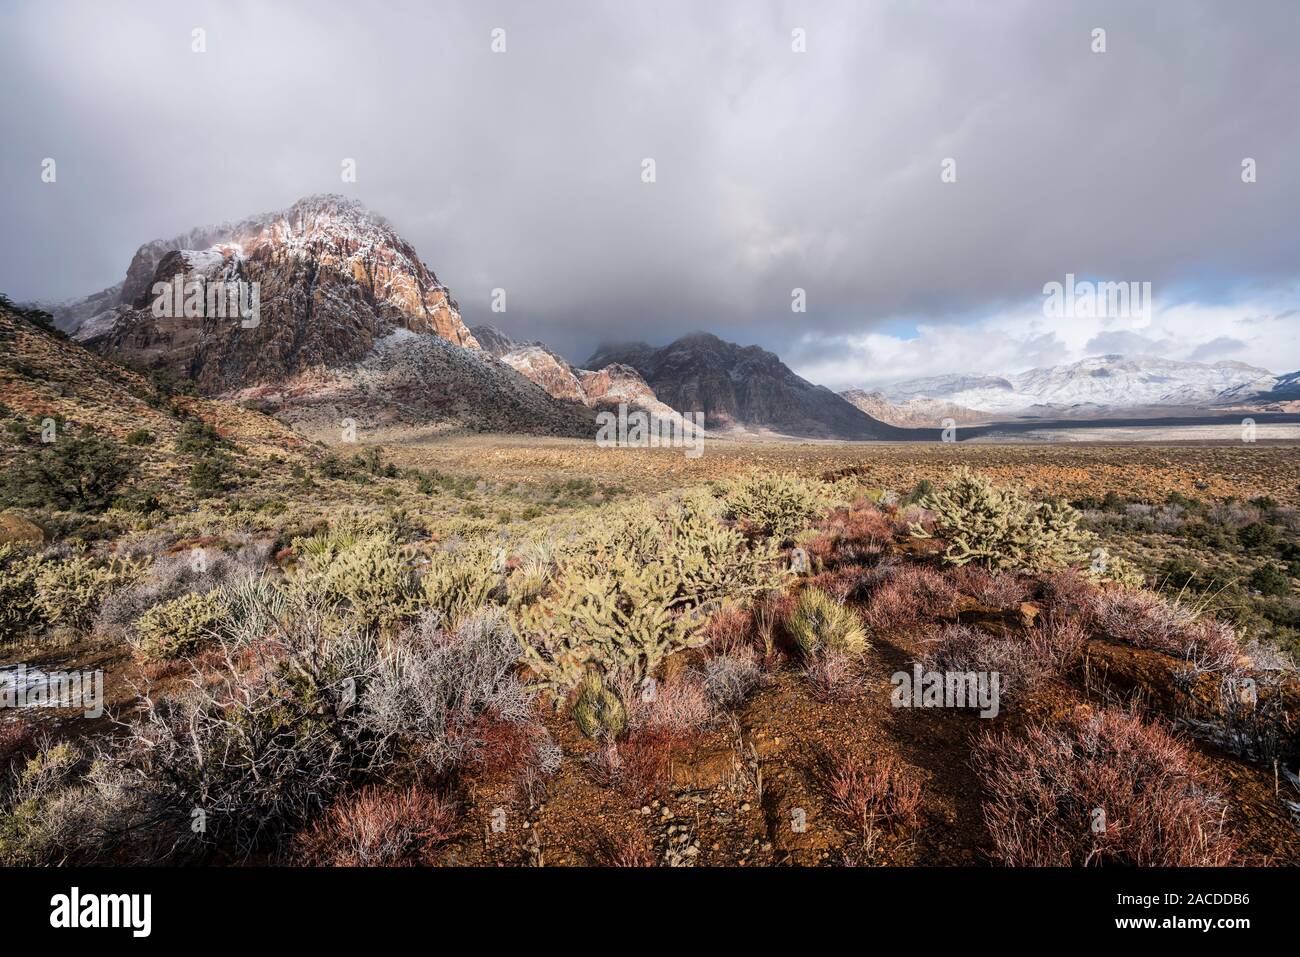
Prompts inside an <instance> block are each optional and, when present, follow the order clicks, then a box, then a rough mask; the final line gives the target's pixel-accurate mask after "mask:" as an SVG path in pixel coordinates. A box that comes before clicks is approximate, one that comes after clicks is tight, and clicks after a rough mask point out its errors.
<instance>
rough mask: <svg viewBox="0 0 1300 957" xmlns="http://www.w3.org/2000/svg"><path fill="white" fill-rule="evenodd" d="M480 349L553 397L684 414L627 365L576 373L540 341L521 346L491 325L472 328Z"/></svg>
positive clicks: (656, 413)
mask: <svg viewBox="0 0 1300 957" xmlns="http://www.w3.org/2000/svg"><path fill="white" fill-rule="evenodd" d="M470 331H471V332H472V333H473V335H474V338H475V339H477V340H478V342H479V348H481V349H482V350H483V351H485V352H487V353H489V354H490V355H492V356H493V357H495V358H496V359H497V360H498V361H500V362H502V363H504V364H505V365H508V366H510V367H511V368H512V369H514V370H515V371H516V372H518V373H519V374H520V375H523V376H525V377H526V378H528V379H531V380H532V381H533V382H536V383H537V384H538V385H539V386H541V387H542V388H543V389H545V390H546V391H547V392H548V393H549V394H550V395H551V396H553V397H554V398H557V399H561V400H563V401H566V402H576V403H581V404H582V405H585V406H587V407H589V408H592V409H598V410H606V409H610V410H616V409H617V408H618V406H619V405H626V406H627V407H628V408H629V409H637V410H640V411H644V412H648V413H650V414H651V415H652V416H655V417H656V418H667V419H673V420H678V421H680V419H681V415H680V411H679V410H676V409H673V408H671V407H670V406H668V405H667V404H665V403H663V402H661V401H659V397H658V396H656V395H655V392H654V390H653V389H652V388H650V386H649V385H648V384H647V383H646V381H645V379H643V378H642V377H641V375H640V373H638V372H637V371H636V369H634V368H632V367H631V366H629V365H624V364H622V363H617V362H611V363H608V364H606V365H604V366H602V367H601V368H599V369H594V370H591V369H576V368H574V367H573V366H572V365H570V364H569V362H568V361H567V360H566V359H565V358H564V357H563V356H561V355H559V354H558V353H556V352H555V351H554V350H552V349H551V348H550V347H549V346H547V345H546V344H545V343H542V342H536V341H534V342H520V341H518V340H515V339H512V338H511V337H510V336H508V335H506V334H505V333H504V332H502V331H501V330H499V329H496V328H494V327H493V326H486V325H481V326H475V327H474V328H473V329H471V330H470Z"/></svg>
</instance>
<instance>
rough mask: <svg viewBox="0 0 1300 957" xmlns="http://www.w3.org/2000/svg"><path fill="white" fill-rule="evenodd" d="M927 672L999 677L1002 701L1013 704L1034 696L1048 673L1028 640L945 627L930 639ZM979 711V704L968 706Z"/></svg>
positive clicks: (925, 663) (924, 664)
mask: <svg viewBox="0 0 1300 957" xmlns="http://www.w3.org/2000/svg"><path fill="white" fill-rule="evenodd" d="M925 645H926V651H925V655H924V656H923V657H922V659H921V665H922V667H923V668H925V670H926V671H939V672H961V673H968V672H974V673H983V674H986V675H988V674H994V673H996V674H997V676H998V686H997V688H998V694H997V697H998V701H999V703H1000V704H1009V703H1011V702H1014V701H1018V700H1021V699H1022V698H1024V696H1025V695H1027V694H1031V693H1032V692H1033V691H1034V690H1035V689H1036V688H1037V687H1038V686H1039V685H1040V684H1041V683H1042V680H1043V678H1044V677H1045V676H1046V675H1047V673H1048V670H1049V669H1048V667H1047V665H1046V663H1045V662H1044V661H1043V658H1042V655H1041V653H1040V649H1039V647H1038V645H1037V644H1036V643H1035V642H1034V641H1032V640H1031V639H1030V638H1029V637H1028V636H1026V635H1021V634H1014V633H1007V634H990V633H989V632H986V631H981V630H980V629H978V628H972V627H971V626H970V625H944V626H943V627H942V628H940V629H939V631H938V632H937V633H936V634H935V635H934V636H933V637H931V638H928V639H926V642H925ZM968 703H969V706H970V707H976V706H977V705H976V702H975V701H970V702H968Z"/></svg>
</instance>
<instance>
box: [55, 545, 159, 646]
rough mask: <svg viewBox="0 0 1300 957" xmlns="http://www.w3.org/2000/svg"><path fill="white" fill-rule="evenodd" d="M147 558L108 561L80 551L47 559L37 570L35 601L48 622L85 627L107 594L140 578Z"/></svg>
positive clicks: (93, 617)
mask: <svg viewBox="0 0 1300 957" xmlns="http://www.w3.org/2000/svg"><path fill="white" fill-rule="evenodd" d="M147 565H148V561H140V562H134V561H122V560H119V559H116V558H114V559H110V560H109V561H107V562H103V561H100V560H98V559H95V558H91V557H89V556H86V555H79V556H76V557H74V558H69V559H67V560H66V561H61V562H46V563H44V564H42V565H41V566H40V567H39V568H38V569H37V572H36V604H37V608H38V609H39V610H40V612H41V614H42V616H43V617H44V618H45V620H46V621H47V622H49V624H50V625H61V626H66V627H68V628H71V629H73V630H74V631H78V632H81V631H86V630H87V629H89V628H90V626H91V624H92V623H93V622H94V620H95V615H96V614H97V613H98V612H99V606H100V605H101V604H102V603H103V601H104V599H105V598H107V597H108V595H109V594H111V593H112V592H114V591H116V590H117V589H118V588H121V587H122V586H124V585H128V584H130V583H132V582H135V581H137V580H139V579H140V578H141V576H142V575H143V573H144V570H145V568H146V567H147Z"/></svg>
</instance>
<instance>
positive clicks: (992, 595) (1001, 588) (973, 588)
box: [948, 565, 1029, 608]
mask: <svg viewBox="0 0 1300 957" xmlns="http://www.w3.org/2000/svg"><path fill="white" fill-rule="evenodd" d="M948 577H949V579H950V580H951V581H952V583H953V585H954V586H955V587H956V588H957V589H958V590H959V591H961V592H962V593H963V594H965V595H970V596H971V597H972V598H974V599H975V600H976V601H978V602H979V603H980V604H981V605H987V606H988V607H990V608H1009V607H1010V606H1012V605H1016V604H1019V603H1020V602H1022V601H1024V600H1025V598H1027V597H1028V596H1029V583H1028V582H1027V581H1026V580H1025V579H1023V578H1021V577H1020V576H1019V575H1016V574H1014V573H1012V572H1001V571H989V570H988V569H986V568H983V567H981V566H979V565H958V566H956V567H955V568H953V569H951V570H950V571H949V572H948Z"/></svg>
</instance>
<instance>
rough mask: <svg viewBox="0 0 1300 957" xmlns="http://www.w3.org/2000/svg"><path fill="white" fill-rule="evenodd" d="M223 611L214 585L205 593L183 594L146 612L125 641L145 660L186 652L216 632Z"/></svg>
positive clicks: (169, 656) (154, 659)
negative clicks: (211, 589)
mask: <svg viewBox="0 0 1300 957" xmlns="http://www.w3.org/2000/svg"><path fill="white" fill-rule="evenodd" d="M224 612H225V608H224V606H223V605H222V603H221V599H220V596H219V592H218V590H217V589H214V590H213V591H211V592H209V593H208V594H206V595H200V594H197V593H191V594H188V595H182V596H181V597H180V598H177V599H175V600H173V601H168V602H163V603H162V604H161V605H154V607H152V608H150V609H149V610H148V611H147V612H145V613H144V614H143V615H142V616H141V617H140V620H139V621H138V622H136V626H135V631H134V632H133V633H132V634H131V635H130V637H129V638H128V641H129V642H130V644H131V648H132V650H133V651H135V653H136V655H137V656H138V657H139V658H141V659H142V660H144V661H162V660H165V659H168V658H175V657H178V656H180V655H185V654H189V653H190V652H192V651H194V650H195V649H196V648H198V647H199V646H200V645H201V644H203V642H205V641H206V640H207V639H209V638H211V637H213V636H214V635H215V633H216V628H217V624H218V622H219V621H220V619H221V616H222V615H223V614H224Z"/></svg>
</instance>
